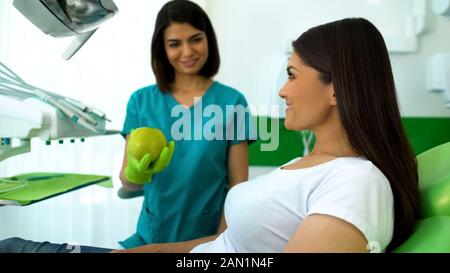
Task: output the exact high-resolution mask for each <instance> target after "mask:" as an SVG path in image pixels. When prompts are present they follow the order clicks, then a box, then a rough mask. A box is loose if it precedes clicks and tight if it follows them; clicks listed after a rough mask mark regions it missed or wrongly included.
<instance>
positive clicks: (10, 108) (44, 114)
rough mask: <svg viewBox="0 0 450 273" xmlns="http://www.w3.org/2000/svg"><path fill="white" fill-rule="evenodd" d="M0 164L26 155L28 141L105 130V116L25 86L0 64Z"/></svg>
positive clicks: (82, 136)
mask: <svg viewBox="0 0 450 273" xmlns="http://www.w3.org/2000/svg"><path fill="white" fill-rule="evenodd" d="M0 105H1V107H0V162H1V161H2V160H4V159H6V158H8V157H11V156H14V155H18V154H22V153H27V152H30V150H31V149H30V140H31V139H32V138H40V139H42V140H43V141H50V140H59V139H63V138H85V137H89V136H99V135H108V134H115V133H117V132H116V131H107V130H106V129H105V125H106V122H107V121H109V120H108V118H107V117H106V115H105V114H104V113H103V112H101V111H100V110H97V109H95V108H93V107H90V106H87V105H85V104H83V103H82V102H80V101H77V100H74V99H71V98H67V97H64V96H61V95H57V94H55V93H52V92H49V91H46V90H43V89H41V88H38V87H35V86H33V85H31V84H28V83H27V82H25V81H24V80H23V79H21V78H20V77H19V76H18V75H17V74H16V73H14V72H13V71H12V70H11V69H10V68H8V67H7V66H6V65H4V64H3V63H1V62H0Z"/></svg>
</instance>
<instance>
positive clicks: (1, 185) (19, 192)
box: [0, 173, 112, 206]
mask: <svg viewBox="0 0 450 273" xmlns="http://www.w3.org/2000/svg"><path fill="white" fill-rule="evenodd" d="M94 184H99V185H101V186H104V187H108V188H111V187H112V182H111V177H109V176H100V175H84V174H61V173H28V174H22V175H17V176H14V177H7V178H1V179H0V206H1V205H15V206H28V205H31V204H33V203H36V202H39V201H43V200H46V199H49V198H52V197H55V196H58V195H61V194H65V193H68V192H71V191H75V190H78V189H81V188H84V187H87V186H90V185H94Z"/></svg>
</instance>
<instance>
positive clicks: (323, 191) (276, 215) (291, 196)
mask: <svg viewBox="0 0 450 273" xmlns="http://www.w3.org/2000/svg"><path fill="white" fill-rule="evenodd" d="M296 160H298V159H296ZM296 160H293V161H291V162H294V161H296ZM291 162H289V163H291ZM289 163H288V164H289ZM286 165H287V164H286ZM393 202H394V201H393V194H392V191H391V187H390V185H389V181H388V180H387V178H386V177H385V176H384V174H383V173H382V172H381V171H380V170H379V169H378V168H377V167H376V166H375V165H373V164H372V162H370V161H368V160H366V159H363V158H338V159H335V160H333V161H329V162H326V163H323V164H321V165H317V166H314V167H310V168H306V169H299V170H282V169H281V168H277V169H276V170H274V171H272V172H271V173H269V174H266V175H263V176H259V177H257V178H255V179H253V180H250V181H248V182H245V183H241V184H238V185H237V186H235V187H233V188H232V189H231V190H230V192H229V193H228V196H227V199H226V201H225V218H226V221H227V226H228V227H227V229H226V230H225V232H223V233H222V234H220V236H219V237H218V238H217V239H216V240H214V241H212V242H208V243H205V244H201V245H199V246H197V247H195V248H194V249H193V250H192V251H191V252H201V253H202V252H203V253H204V252H212V253H222V252H227V253H228V252H239V253H248V252H250V253H278V252H282V251H283V249H284V247H285V246H286V244H287V243H288V241H289V240H290V239H291V238H292V236H293V235H294V233H295V232H296V231H297V229H298V227H299V225H300V224H301V223H302V221H303V220H304V219H305V218H306V217H307V216H308V215H311V214H323V215H330V216H334V217H337V218H340V219H343V220H345V221H346V222H348V223H351V224H353V225H354V226H355V227H356V228H358V229H359V230H360V231H361V232H362V234H363V235H364V236H365V238H366V239H367V241H368V242H369V245H368V247H369V250H370V251H371V252H384V251H385V249H386V247H387V245H388V244H389V242H390V241H391V239H392V236H393V230H394V203H393Z"/></svg>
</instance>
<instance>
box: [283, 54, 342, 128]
mask: <svg viewBox="0 0 450 273" xmlns="http://www.w3.org/2000/svg"><path fill="white" fill-rule="evenodd" d="M287 73H288V76H289V79H288V81H287V82H286V84H285V85H284V86H283V88H282V89H281V91H280V96H281V97H282V98H284V99H285V100H286V104H287V110H286V120H285V126H286V128H287V129H288V130H314V129H315V128H316V127H318V126H320V125H321V124H324V123H326V122H327V121H328V120H329V119H330V115H331V111H332V108H333V107H334V106H335V98H334V96H333V94H334V90H333V84H324V83H322V82H321V81H320V79H319V75H320V74H319V72H318V71H316V70H315V69H313V68H311V67H309V66H307V65H306V64H304V62H303V61H302V60H301V59H300V57H299V56H298V55H297V54H296V53H295V52H294V53H293V54H292V56H291V58H290V60H289V63H288V68H287Z"/></svg>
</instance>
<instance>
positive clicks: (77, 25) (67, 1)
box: [13, 0, 119, 60]
mask: <svg viewBox="0 0 450 273" xmlns="http://www.w3.org/2000/svg"><path fill="white" fill-rule="evenodd" d="M13 5H14V7H15V8H16V9H17V10H19V11H20V12H21V13H22V14H23V15H24V16H25V17H26V18H27V19H28V20H29V21H31V22H32V23H33V24H34V25H35V26H37V27H38V28H39V29H41V30H42V31H43V32H44V33H46V34H49V35H51V36H53V37H57V38H58V37H67V36H76V37H75V39H74V40H73V42H72V43H71V44H70V45H69V47H68V48H67V50H66V51H65V52H64V54H63V58H64V59H65V60H69V59H70V58H71V57H72V56H73V55H75V53H76V52H77V51H78V50H79V49H80V48H81V47H82V46H83V45H84V44H85V43H86V42H87V41H88V40H89V38H90V37H91V36H92V35H93V34H94V33H95V31H96V30H97V29H98V27H99V25H100V24H102V23H104V22H105V21H107V20H109V19H110V18H112V17H113V16H114V15H115V14H117V13H118V11H119V10H118V8H117V6H116V5H115V4H114V2H113V1H112V0H14V2H13Z"/></svg>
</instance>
